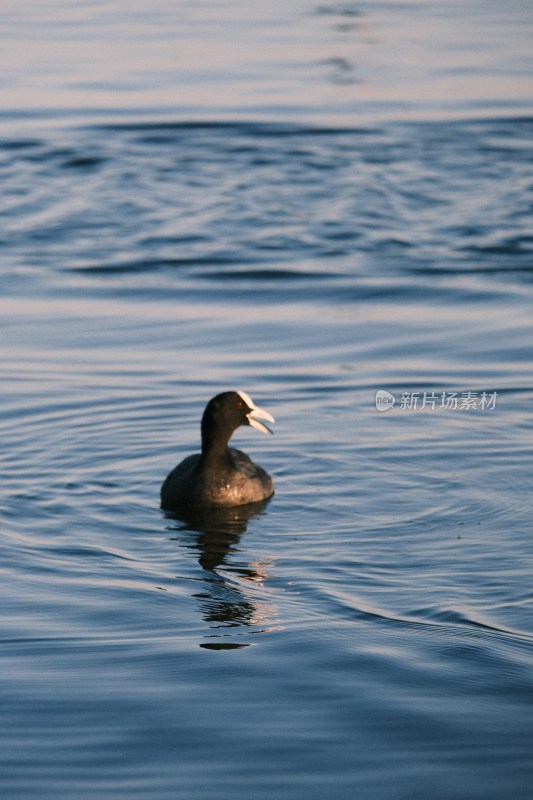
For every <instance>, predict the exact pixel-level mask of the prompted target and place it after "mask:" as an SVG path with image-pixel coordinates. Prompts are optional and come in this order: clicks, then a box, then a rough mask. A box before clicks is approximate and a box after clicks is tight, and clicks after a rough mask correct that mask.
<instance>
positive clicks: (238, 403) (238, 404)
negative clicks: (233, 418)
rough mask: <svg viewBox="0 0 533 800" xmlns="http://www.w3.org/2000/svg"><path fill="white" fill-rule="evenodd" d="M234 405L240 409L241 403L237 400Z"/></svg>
mask: <svg viewBox="0 0 533 800" xmlns="http://www.w3.org/2000/svg"><path fill="white" fill-rule="evenodd" d="M235 405H236V406H237V408H242V403H241V401H240V400H237V402H236V403H235Z"/></svg>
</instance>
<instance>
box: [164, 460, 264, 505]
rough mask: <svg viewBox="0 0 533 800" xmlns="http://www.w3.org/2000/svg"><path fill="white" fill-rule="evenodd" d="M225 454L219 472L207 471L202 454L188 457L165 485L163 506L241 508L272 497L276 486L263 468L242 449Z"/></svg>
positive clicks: (168, 478)
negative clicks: (246, 504)
mask: <svg viewBox="0 0 533 800" xmlns="http://www.w3.org/2000/svg"><path fill="white" fill-rule="evenodd" d="M226 452H227V456H228V457H227V458H223V459H221V461H220V463H219V466H220V469H218V470H216V471H212V470H210V469H209V468H207V469H205V468H204V465H203V464H202V454H201V453H196V454H195V455H193V456H187V458H185V459H184V460H183V461H182V462H181V463H180V464H178V466H177V467H174V469H173V470H172V472H171V473H170V475H168V477H167V478H166V480H165V482H164V483H163V486H162V487H161V506H162V507H163V508H166V509H173V508H179V507H184V508H186V507H187V506H240V505H244V504H245V503H255V502H257V501H258V500H266V499H267V498H269V497H272V495H273V494H274V483H273V481H272V478H271V477H270V475H269V474H268V473H267V472H265V470H264V469H263V468H262V467H260V466H258V465H257V464H254V462H253V461H252V460H251V459H250V458H249V457H248V456H247V455H246V453H243V452H242V451H241V450H236V449H235V448H233V447H228V448H227V451H226Z"/></svg>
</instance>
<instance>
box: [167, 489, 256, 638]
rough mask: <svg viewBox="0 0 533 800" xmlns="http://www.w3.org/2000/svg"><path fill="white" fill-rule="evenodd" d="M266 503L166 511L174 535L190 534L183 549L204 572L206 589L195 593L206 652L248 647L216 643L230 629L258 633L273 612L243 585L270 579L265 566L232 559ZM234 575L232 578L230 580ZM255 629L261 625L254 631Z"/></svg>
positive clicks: (178, 536) (180, 538)
mask: <svg viewBox="0 0 533 800" xmlns="http://www.w3.org/2000/svg"><path fill="white" fill-rule="evenodd" d="M269 502H270V501H269V500H266V501H263V502H261V503H250V504H248V505H245V506H236V507H233V508H194V509H183V510H181V511H175V512H166V514H165V516H166V517H167V519H169V520H175V522H176V524H175V525H173V526H172V528H171V530H175V531H176V532H178V535H177V536H175V537H173V538H175V539H177V540H178V541H182V540H183V538H184V537H186V536H187V534H193V539H192V542H191V541H190V540H189V542H188V544H187V547H188V549H190V550H193V551H195V552H196V554H197V557H198V564H199V565H200V567H201V568H202V570H203V571H204V572H205V573H207V575H206V576H205V587H206V588H205V591H202V592H199V593H196V594H194V595H193V596H194V597H195V598H196V599H197V600H198V601H199V603H200V607H201V611H202V616H203V618H204V620H205V622H207V623H208V625H209V629H210V634H209V636H210V638H212V639H214V640H216V641H211V642H203V643H201V644H200V647H203V648H204V649H207V650H234V649H238V648H241V647H248V646H249V643H246V644H241V643H235V642H227V641H219V639H222V638H225V637H226V636H227V635H228V629H232V630H235V629H236V628H242V627H245V628H248V629H249V628H250V627H253V628H255V631H258V630H261V626H262V624H264V623H267V624H268V620H269V617H271V616H272V610H270V612H269V607H268V604H266V603H265V602H264V601H262V600H257V599H255V598H253V599H252V598H251V597H249V596H247V595H246V593H245V591H244V590H243V588H242V585H241V584H242V582H246V583H248V584H250V585H251V586H252V585H253V586H255V587H259V586H261V584H262V583H263V581H264V579H265V578H266V577H267V576H268V571H267V568H266V565H263V564H261V563H258V562H255V563H253V564H252V563H248V562H246V563H243V562H242V561H239V560H238V559H236V558H235V556H236V555H237V554H238V552H239V548H238V545H239V542H240V539H241V536H242V535H243V534H244V533H246V530H247V528H248V524H249V522H250V521H251V520H252V519H253V518H254V517H257V516H259V515H260V514H262V513H263V512H264V510H265V508H266V506H267V505H268V503H269ZM233 576H235V577H233ZM258 625H259V627H257V626H258Z"/></svg>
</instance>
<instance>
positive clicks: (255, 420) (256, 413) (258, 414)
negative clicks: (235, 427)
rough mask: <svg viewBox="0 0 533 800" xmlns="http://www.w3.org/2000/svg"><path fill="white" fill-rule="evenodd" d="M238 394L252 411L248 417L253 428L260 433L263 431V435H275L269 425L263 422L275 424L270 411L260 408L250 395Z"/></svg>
mask: <svg viewBox="0 0 533 800" xmlns="http://www.w3.org/2000/svg"><path fill="white" fill-rule="evenodd" d="M237 394H238V395H239V397H241V398H242V399H243V400H244V402H245V403H246V405H247V406H248V408H249V409H250V411H249V412H248V414H247V415H246V417H247V419H248V422H249V424H250V425H251V426H252V428H257V430H258V431H262V432H263V433H273V431H271V430H270V428H269V427H268V425H265V423H264V422H261V420H263V419H266V420H267V421H268V422H275V421H276V420H275V419H274V417H273V416H272V414H269V413H268V411H265V410H264V409H263V408H258V407H257V406H256V405H255V403H254V401H253V400H252V398H251V397H250V395H249V394H246V392H237Z"/></svg>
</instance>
